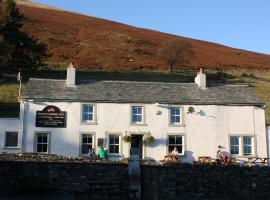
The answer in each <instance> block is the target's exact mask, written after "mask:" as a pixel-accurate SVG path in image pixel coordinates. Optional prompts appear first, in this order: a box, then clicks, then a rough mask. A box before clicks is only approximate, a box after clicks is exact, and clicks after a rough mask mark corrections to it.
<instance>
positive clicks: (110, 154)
mask: <svg viewBox="0 0 270 200" xmlns="http://www.w3.org/2000/svg"><path fill="white" fill-rule="evenodd" d="M108 156H109V157H122V155H121V154H118V153H109V154H108Z"/></svg>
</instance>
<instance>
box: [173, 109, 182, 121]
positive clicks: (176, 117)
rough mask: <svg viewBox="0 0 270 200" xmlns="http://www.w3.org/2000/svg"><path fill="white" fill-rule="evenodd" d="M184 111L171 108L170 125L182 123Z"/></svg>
mask: <svg viewBox="0 0 270 200" xmlns="http://www.w3.org/2000/svg"><path fill="white" fill-rule="evenodd" d="M181 113H182V110H181V108H180V107H170V124H172V125H179V124H181V122H182V119H181Z"/></svg>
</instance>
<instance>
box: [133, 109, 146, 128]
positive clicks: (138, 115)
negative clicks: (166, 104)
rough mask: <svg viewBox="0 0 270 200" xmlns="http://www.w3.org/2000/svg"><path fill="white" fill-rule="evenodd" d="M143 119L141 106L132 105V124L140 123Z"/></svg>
mask: <svg viewBox="0 0 270 200" xmlns="http://www.w3.org/2000/svg"><path fill="white" fill-rule="evenodd" d="M143 120H144V119H143V107H142V106H132V124H142V123H143Z"/></svg>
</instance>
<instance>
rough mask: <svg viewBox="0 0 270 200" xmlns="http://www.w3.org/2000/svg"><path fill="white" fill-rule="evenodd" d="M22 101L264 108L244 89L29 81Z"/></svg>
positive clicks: (250, 90)
mask: <svg viewBox="0 0 270 200" xmlns="http://www.w3.org/2000/svg"><path fill="white" fill-rule="evenodd" d="M22 98H23V99H33V100H39V101H76V102H114V103H166V104H197V105H238V104H241V105H264V102H263V101H262V100H261V99H260V98H259V97H258V96H257V95H256V94H255V93H254V91H253V90H252V89H251V88H250V87H249V86H247V85H210V86H208V87H207V89H200V88H199V87H198V86H197V85H196V84H195V83H165V82H136V81H94V80H88V81H80V82H79V83H77V84H76V86H75V87H73V88H71V87H67V86H66V82H65V80H53V79H30V80H29V82H28V83H27V86H26V89H25V91H24V93H23V95H22Z"/></svg>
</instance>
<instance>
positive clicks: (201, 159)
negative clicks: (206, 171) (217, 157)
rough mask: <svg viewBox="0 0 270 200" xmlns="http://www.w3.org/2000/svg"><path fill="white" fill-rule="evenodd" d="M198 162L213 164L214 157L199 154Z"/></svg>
mask: <svg viewBox="0 0 270 200" xmlns="http://www.w3.org/2000/svg"><path fill="white" fill-rule="evenodd" d="M197 163H199V164H212V159H211V157H210V156H199V157H198V161H197Z"/></svg>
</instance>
